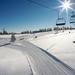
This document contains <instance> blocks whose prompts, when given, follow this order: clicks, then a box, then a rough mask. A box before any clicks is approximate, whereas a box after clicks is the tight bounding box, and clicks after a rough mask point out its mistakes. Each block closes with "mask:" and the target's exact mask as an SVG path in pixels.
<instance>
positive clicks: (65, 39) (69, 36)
mask: <svg viewBox="0 0 75 75" xmlns="http://www.w3.org/2000/svg"><path fill="white" fill-rule="evenodd" d="M69 32H71V33H69ZM37 36H38V35H37ZM29 41H30V42H31V43H33V44H34V45H36V46H38V47H40V48H43V49H45V50H47V51H48V52H50V53H51V54H53V55H54V56H56V57H57V58H59V59H60V60H62V61H63V62H65V63H66V64H68V65H69V66H71V67H72V68H74V69H75V43H73V41H75V30H71V31H70V30H69V31H65V32H61V33H58V34H50V33H49V34H48V33H47V34H45V35H43V36H38V38H33V39H29Z"/></svg>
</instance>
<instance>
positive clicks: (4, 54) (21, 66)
mask: <svg viewBox="0 0 75 75" xmlns="http://www.w3.org/2000/svg"><path fill="white" fill-rule="evenodd" d="M0 75H31V71H30V67H29V64H28V60H27V58H26V56H25V55H23V54H22V53H21V52H20V51H18V50H15V49H10V48H6V47H0Z"/></svg>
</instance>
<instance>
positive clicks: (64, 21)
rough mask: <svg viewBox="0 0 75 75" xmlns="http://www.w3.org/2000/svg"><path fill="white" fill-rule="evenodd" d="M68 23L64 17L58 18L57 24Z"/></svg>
mask: <svg viewBox="0 0 75 75" xmlns="http://www.w3.org/2000/svg"><path fill="white" fill-rule="evenodd" d="M65 24H66V20H65V19H64V18H63V17H58V19H57V20H56V26H62V25H65Z"/></svg>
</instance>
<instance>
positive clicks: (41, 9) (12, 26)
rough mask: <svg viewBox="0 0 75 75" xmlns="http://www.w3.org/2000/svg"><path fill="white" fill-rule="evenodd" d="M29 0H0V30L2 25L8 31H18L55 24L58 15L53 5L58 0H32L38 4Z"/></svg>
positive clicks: (57, 4)
mask: <svg viewBox="0 0 75 75" xmlns="http://www.w3.org/2000/svg"><path fill="white" fill-rule="evenodd" d="M30 1H31V0H30ZM30 1H29V0H0V31H1V30H2V28H3V27H5V28H6V29H7V30H8V31H10V32H11V31H15V32H18V31H19V32H20V31H24V30H35V29H41V28H48V27H53V26H55V24H56V19H57V17H58V9H55V7H56V6H59V5H60V3H59V2H58V0H33V1H35V2H37V3H38V5H37V4H35V3H32V2H30ZM72 2H74V0H72ZM39 4H41V6H40V5H39ZM43 5H44V6H43ZM45 7H48V8H49V9H48V8H45Z"/></svg>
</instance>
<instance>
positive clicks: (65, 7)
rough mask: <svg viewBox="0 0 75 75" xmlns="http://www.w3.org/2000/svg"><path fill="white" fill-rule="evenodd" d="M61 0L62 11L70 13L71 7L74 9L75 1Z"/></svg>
mask: <svg viewBox="0 0 75 75" xmlns="http://www.w3.org/2000/svg"><path fill="white" fill-rule="evenodd" d="M59 2H60V3H61V5H60V6H59V7H58V8H60V9H61V12H63V11H66V13H68V10H69V9H71V10H73V9H72V7H71V6H72V5H73V4H74V3H71V2H70V0H64V1H61V0H59Z"/></svg>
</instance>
